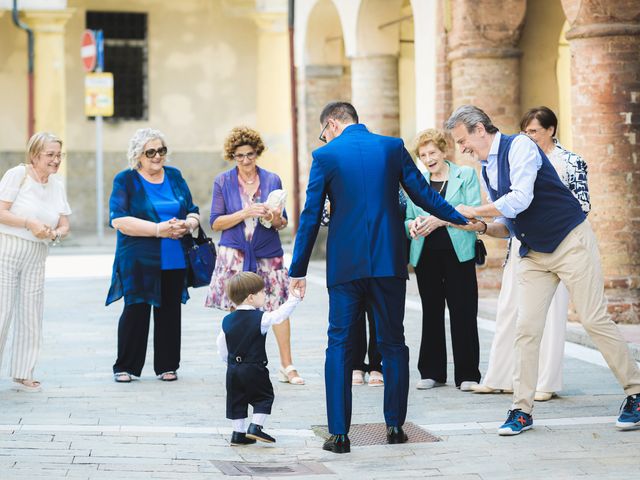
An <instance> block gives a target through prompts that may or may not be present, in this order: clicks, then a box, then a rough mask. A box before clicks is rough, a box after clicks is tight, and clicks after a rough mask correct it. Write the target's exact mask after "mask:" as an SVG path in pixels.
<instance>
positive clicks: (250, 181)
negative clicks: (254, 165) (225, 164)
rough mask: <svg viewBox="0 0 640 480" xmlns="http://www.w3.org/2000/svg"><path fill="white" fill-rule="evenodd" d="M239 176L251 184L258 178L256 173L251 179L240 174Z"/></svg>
mask: <svg viewBox="0 0 640 480" xmlns="http://www.w3.org/2000/svg"><path fill="white" fill-rule="evenodd" d="M240 178H241V179H242V181H243V182H244V183H246V184H247V185H253V184H254V183H256V180H257V179H258V175H257V174H256V176H254V177H253V180H249V179H248V178H245V177H244V176H243V175H242V174H240Z"/></svg>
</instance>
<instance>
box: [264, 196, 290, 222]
mask: <svg viewBox="0 0 640 480" xmlns="http://www.w3.org/2000/svg"><path fill="white" fill-rule="evenodd" d="M286 203H287V192H286V190H281V189H278V190H273V191H272V192H271V193H269V196H268V197H267V201H266V202H264V205H266V206H267V207H269V208H270V209H272V210H280V212H283V211H284V206H285V204H286ZM260 223H261V224H262V226H263V227H264V228H271V221H269V220H267V219H266V218H262V217H260Z"/></svg>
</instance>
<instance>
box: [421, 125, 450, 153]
mask: <svg viewBox="0 0 640 480" xmlns="http://www.w3.org/2000/svg"><path fill="white" fill-rule="evenodd" d="M413 143H414V147H413V153H414V154H415V155H416V157H417V156H418V155H419V150H420V147H424V146H425V145H428V144H429V143H433V144H434V145H435V146H436V147H438V149H439V150H440V151H441V152H442V153H446V151H447V135H446V134H445V133H444V132H443V131H442V130H438V129H437V128H428V129H426V130H423V131H422V132H420V133H418V136H417V137H416V139H415V140H414V142H413Z"/></svg>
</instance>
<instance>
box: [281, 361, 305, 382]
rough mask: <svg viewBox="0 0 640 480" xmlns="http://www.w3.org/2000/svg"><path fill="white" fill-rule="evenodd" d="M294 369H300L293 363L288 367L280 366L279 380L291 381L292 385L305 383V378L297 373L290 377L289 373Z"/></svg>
mask: <svg viewBox="0 0 640 480" xmlns="http://www.w3.org/2000/svg"><path fill="white" fill-rule="evenodd" d="M294 370H296V371H297V370H298V369H297V368H296V367H294V366H293V365H289V366H288V367H287V368H282V367H280V370H279V371H278V381H280V382H282V383H290V384H291V385H304V378H302V377H300V376H297V375H296V376H295V377H291V378H289V374H290V373H291V372H293V371H294Z"/></svg>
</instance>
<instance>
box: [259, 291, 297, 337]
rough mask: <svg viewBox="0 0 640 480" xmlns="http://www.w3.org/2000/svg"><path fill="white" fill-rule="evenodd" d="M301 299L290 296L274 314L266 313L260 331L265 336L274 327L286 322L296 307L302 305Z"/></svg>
mask: <svg viewBox="0 0 640 480" xmlns="http://www.w3.org/2000/svg"><path fill="white" fill-rule="evenodd" d="M300 300H301V299H300V298H299V297H296V296H295V295H289V298H288V299H287V301H286V302H284V303H283V304H282V305H280V306H279V307H278V308H277V309H276V310H274V311H273V312H266V313H265V314H264V315H262V321H261V322H260V331H261V332H262V334H263V335H264V334H265V333H267V331H268V330H269V327H271V326H272V325H278V324H280V323H282V322H284V321H285V320H286V319H287V318H289V317H290V316H291V314H292V313H293V311H294V310H295V309H296V306H297V305H298V304H299V303H300Z"/></svg>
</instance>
